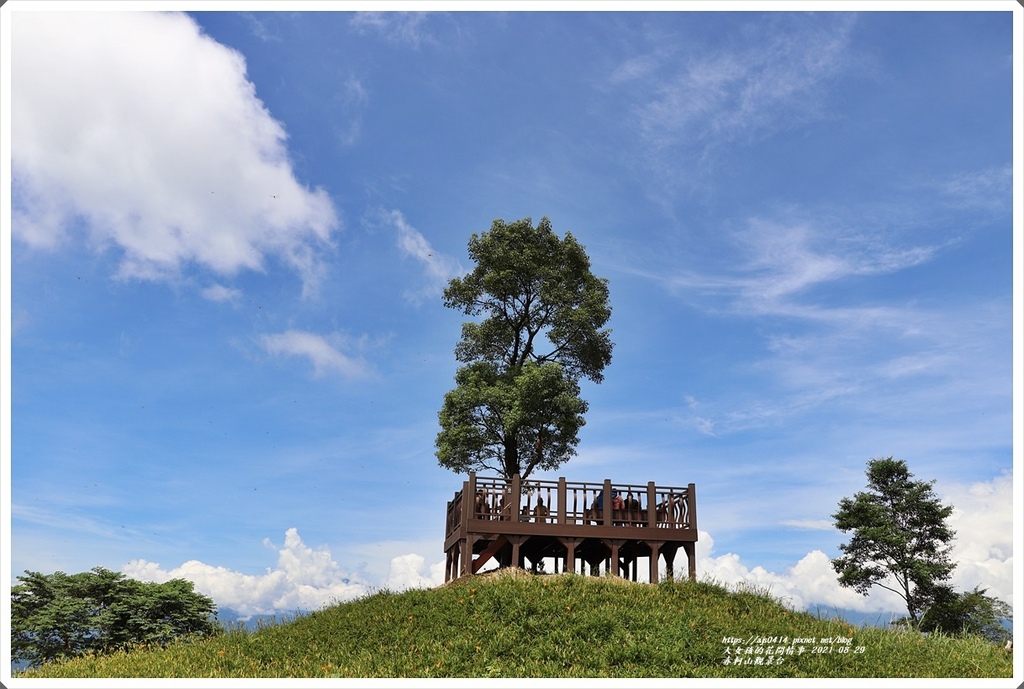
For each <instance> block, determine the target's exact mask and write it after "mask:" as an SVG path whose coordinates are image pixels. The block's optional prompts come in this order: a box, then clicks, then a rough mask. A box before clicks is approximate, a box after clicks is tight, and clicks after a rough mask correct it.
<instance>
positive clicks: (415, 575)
mask: <svg viewBox="0 0 1024 689" xmlns="http://www.w3.org/2000/svg"><path fill="white" fill-rule="evenodd" d="M264 545H265V546H267V547H268V548H273V549H276V550H277V551H278V557H277V566H276V567H274V568H269V567H268V568H267V570H266V572H265V573H264V574H255V575H254V574H243V573H241V572H236V571H234V570H231V569H228V568H226V567H218V566H214V565H209V564H206V563H203V562H199V561H198V560H189V561H188V562H185V563H183V564H182V565H181V566H179V567H175V568H173V569H169V570H165V569H162V568H161V567H160V565H159V563H155V562H147V561H146V560H132V561H131V562H129V563H128V564H126V565H125V566H124V567H122V568H121V571H122V572H124V574H125V575H126V576H129V577H131V578H133V579H139V580H140V581H153V582H165V581H169V580H170V579H186V580H188V581H191V582H192V583H193V584H194V585H195V588H196V590H197V591H198V592H200V593H202V594H204V595H207V596H210V597H211V598H212V599H213V600H214V602H215V603H216V604H217V606H218V608H230V609H231V610H234V611H236V612H238V613H241V615H242V616H243V617H248V616H252V615H269V614H274V613H281V612H289V611H295V610H303V611H311V610H319V609H321V608H324V607H326V606H329V605H333V604H335V603H340V602H345V601H349V600H352V599H354V598H359V597H361V596H365V595H367V594H370V593H373V592H374V591H377V590H381V589H387V590H390V591H403V590H406V589H409V588H424V587H433V586H437V585H439V584H442V583H444V561H441V562H437V563H434V564H433V565H431V566H430V567H426V566H425V560H424V558H423V557H422V556H421V555H416V554H407V555H400V556H398V557H395V558H392V560H391V569H390V572H389V574H388V576H387V578H386V579H385V580H384V581H380V582H370V581H367V580H366V578H365V577H363V576H361V575H358V574H353V573H349V572H346V571H345V570H343V569H342V567H341V565H339V564H338V563H337V562H336V561H335V560H334V558H333V557H332V555H331V551H330V550H329V549H328V548H326V547H323V546H321V547H319V548H316V549H314V548H310V547H309V546H308V545H306V544H305V543H303V541H302V538H301V536H299V532H298V530H297V529H295V528H291V529H288V530H287V531H286V532H285V540H284V545H282V546H277V545H274V544H273V543H271V542H270V540H269V539H266V540H264Z"/></svg>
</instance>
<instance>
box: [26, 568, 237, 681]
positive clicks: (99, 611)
mask: <svg viewBox="0 0 1024 689" xmlns="http://www.w3.org/2000/svg"><path fill="white" fill-rule="evenodd" d="M18 580H19V581H20V582H22V583H20V584H16V585H15V586H13V587H12V588H11V655H12V658H13V659H14V660H27V661H29V662H30V663H31V664H33V665H39V664H41V663H45V662H49V661H52V660H56V659H58V658H70V657H74V656H83V655H87V654H100V653H108V652H111V651H113V650H116V649H125V648H129V647H132V646H135V645H141V644H146V645H165V644H168V643H170V642H171V641H173V640H174V639H178V638H182V637H188V636H193V635H200V636H203V635H210V634H213V633H215V632H216V631H217V630H218V629H219V627H218V626H217V625H216V623H215V622H214V620H213V619H212V616H213V615H214V614H216V607H215V606H214V604H213V601H212V600H211V599H210V598H208V597H207V596H204V595H202V594H199V593H196V592H194V591H193V589H192V583H191V582H189V581H185V580H184V579H173V580H171V581H168V582H166V583H163V584H154V583H144V582H141V581H136V580H134V579H128V578H126V577H125V576H124V575H123V574H120V573H117V572H111V571H110V570H107V569H104V568H103V567H95V568H93V569H92V570H91V571H89V572H82V573H80V574H65V573H64V572H56V573H54V574H41V573H39V572H28V571H26V573H25V575H24V576H19V577H18Z"/></svg>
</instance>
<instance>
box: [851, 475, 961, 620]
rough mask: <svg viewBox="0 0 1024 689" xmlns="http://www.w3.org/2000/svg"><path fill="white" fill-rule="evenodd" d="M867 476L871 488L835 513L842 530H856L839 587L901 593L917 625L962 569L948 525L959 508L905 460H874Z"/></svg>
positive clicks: (863, 592) (909, 613)
mask: <svg viewBox="0 0 1024 689" xmlns="http://www.w3.org/2000/svg"><path fill="white" fill-rule="evenodd" d="M867 477H868V489H869V490H868V491H867V492H861V493H857V494H856V495H854V497H853V499H852V500H851V499H850V498H843V499H842V500H840V502H839V510H838V511H837V512H836V513H835V514H833V515H832V518H833V519H835V526H836V528H837V529H839V530H840V531H842V532H844V533H847V532H850V531H852V532H853V537H852V538H851V539H850V542H849V543H845V544H842V545H840V546H839V549H840V550H841V551H843V553H845V555H843V556H841V557H839V558H836V559H834V560H832V567H833V568H834V569H835V571H836V572H837V573H838V574H839V583H840V584H841V585H842V586H847V587H852V588H853V589H854V590H856V591H857V592H858V593H861V594H863V595H867V594H868V593H869V591H870V589H871V587H873V586H879V587H881V588H884V589H887V590H889V591H893V592H894V593H896V594H897V595H899V596H900V597H901V598H902V599H903V600H904V601H905V602H906V604H907V613H908V615H909V618H910V621H911V624H912V625H914V626H915V627H916V626H917V624H918V622H919V621H920V616H921V613H922V611H924V610H925V609H926V608H927V607H928V606H929V605H931V604H932V602H933V601H934V598H935V596H936V595H937V592H938V591H939V588H938V585H939V584H940V583H941V582H942V581H943V580H945V579H948V578H949V576H950V574H951V573H952V571H953V569H954V568H955V567H956V565H955V564H953V563H952V562H950V559H949V552H948V546H947V544H948V543H949V542H950V541H951V540H952V539H953V536H954V532H953V530H952V529H950V528H949V527H948V526H947V525H946V518H947V517H949V515H950V514H951V513H952V511H953V508H952V506H944V505H942V503H941V502H940V501H939V499H938V498H937V497H935V495H934V493H933V491H932V485H933V484H934V483H935V482H934V481H931V482H925V481H914V480H912V478H913V474H911V473H910V471H909V470H908V468H907V464H906V462H904V461H902V460H894V459H893V458H892V457H887V458H878V459H872V460H871V461H870V462H868V468H867ZM883 582H885V583H883Z"/></svg>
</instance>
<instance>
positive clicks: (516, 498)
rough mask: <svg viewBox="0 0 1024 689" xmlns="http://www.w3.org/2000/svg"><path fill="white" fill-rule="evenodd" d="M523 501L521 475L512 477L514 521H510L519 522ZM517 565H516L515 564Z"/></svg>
mask: <svg viewBox="0 0 1024 689" xmlns="http://www.w3.org/2000/svg"><path fill="white" fill-rule="evenodd" d="M522 500H523V493H522V491H521V490H520V481H519V474H516V475H515V476H513V477H512V505H511V509H512V519H511V520H510V521H515V522H517V521H519V517H520V515H519V506H520V504H521V503H522ZM513 564H515V563H513Z"/></svg>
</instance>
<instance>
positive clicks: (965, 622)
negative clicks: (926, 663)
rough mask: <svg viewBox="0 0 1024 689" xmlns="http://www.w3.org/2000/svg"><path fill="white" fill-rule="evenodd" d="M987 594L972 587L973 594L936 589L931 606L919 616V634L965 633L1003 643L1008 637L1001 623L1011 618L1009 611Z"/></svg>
mask: <svg viewBox="0 0 1024 689" xmlns="http://www.w3.org/2000/svg"><path fill="white" fill-rule="evenodd" d="M987 591H988V589H983V588H981V587H980V586H975V587H974V590H973V591H965V592H963V593H957V592H956V591H954V590H953V589H952V588H951V587H949V586H943V585H940V586H937V587H936V590H935V592H934V595H933V596H932V604H931V606H930V607H929V608H928V609H927V610H925V611H924V612H923V613H922V614H921V623H920V625H919V626H918V628H919V629H920V630H921V631H922V632H934V631H938V632H943V633H945V634H966V635H968V636H980V637H984V638H985V639H987V640H989V641H991V642H993V643H997V644H1002V643H1004V642H1005V641H1007V640H1008V639H1009V638H1010V636H1011V635H1010V630H1009V629H1007V628H1006V627H1004V626H1003V625H1002V621H1003V620H1004V619H1005V620H1012V619H1013V609H1012V608H1011V607H1010V606H1009V604H1007V603H1005V602H1004V601H1001V600H999V599H998V598H995V597H993V596H988V595H986V592H987Z"/></svg>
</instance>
